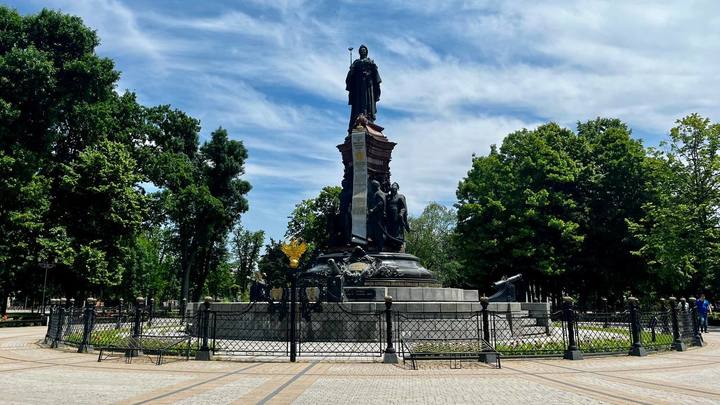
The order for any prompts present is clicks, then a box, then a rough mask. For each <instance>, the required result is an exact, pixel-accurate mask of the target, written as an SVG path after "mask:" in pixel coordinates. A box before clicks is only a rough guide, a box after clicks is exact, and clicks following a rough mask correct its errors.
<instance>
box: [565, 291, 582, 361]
mask: <svg viewBox="0 0 720 405" xmlns="http://www.w3.org/2000/svg"><path fill="white" fill-rule="evenodd" d="M563 317H564V318H565V325H567V334H568V347H567V350H565V354H564V355H563V358H564V359H567V360H582V358H583V354H582V352H581V351H580V349H579V348H578V346H577V342H576V341H575V309H574V308H573V299H572V298H571V297H563Z"/></svg>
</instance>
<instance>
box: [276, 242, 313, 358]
mask: <svg viewBox="0 0 720 405" xmlns="http://www.w3.org/2000/svg"><path fill="white" fill-rule="evenodd" d="M280 249H281V250H282V251H283V253H285V256H287V258H288V260H289V261H290V361H291V362H294V361H295V358H296V356H297V347H296V346H295V332H296V330H297V325H295V312H296V311H295V307H296V305H297V295H296V294H297V293H296V291H295V290H296V289H297V288H296V281H297V268H298V266H299V265H300V257H301V256H302V255H303V253H305V251H306V250H307V244H306V243H305V242H300V241H298V240H297V239H293V240H291V241H290V242H289V243H283V244H282V246H281V247H280Z"/></svg>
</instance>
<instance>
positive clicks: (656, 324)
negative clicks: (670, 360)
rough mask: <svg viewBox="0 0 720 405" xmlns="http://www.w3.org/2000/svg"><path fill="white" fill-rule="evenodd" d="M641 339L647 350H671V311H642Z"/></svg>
mask: <svg viewBox="0 0 720 405" xmlns="http://www.w3.org/2000/svg"><path fill="white" fill-rule="evenodd" d="M640 339H641V341H642V344H643V347H645V349H647V350H670V349H671V348H672V343H673V334H672V317H671V315H670V311H668V310H662V311H641V312H640Z"/></svg>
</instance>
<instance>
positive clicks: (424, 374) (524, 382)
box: [0, 327, 720, 405]
mask: <svg viewBox="0 0 720 405" xmlns="http://www.w3.org/2000/svg"><path fill="white" fill-rule="evenodd" d="M44 334H45V328H41V327H28V328H2V329H0V373H2V374H3V379H2V380H3V384H2V395H0V403H7V404H39V403H60V404H105V403H117V404H141V403H167V404H255V403H267V404H289V403H293V404H347V403H361V404H477V403H483V404H524V405H528V404H536V403H544V404H548V405H549V404H559V403H570V404H576V403H577V404H606V403H607V404H620V403H622V404H627V403H638V404H680V403H682V404H685V403H687V404H690V403H693V404H711V403H720V384H719V382H720V332H712V331H711V333H710V334H706V335H705V337H706V342H707V346H706V347H704V348H701V349H692V350H689V351H687V352H682V353H677V352H668V353H662V354H653V355H650V356H647V357H643V358H636V357H627V356H614V357H595V358H589V359H586V360H583V361H567V360H546V359H542V360H505V361H504V362H503V367H502V369H500V370H497V369H492V368H488V367H486V366H485V365H482V364H477V363H463V365H462V368H460V369H451V368H450V367H449V364H448V362H438V363H431V364H424V365H422V366H421V367H420V369H419V370H410V369H407V368H404V367H403V366H402V364H400V365H386V364H381V363H357V362H356V363H351V362H338V361H323V362H316V361H312V362H309V361H307V362H298V363H295V364H292V363H288V362H271V363H247V362H238V361H212V362H199V361H189V362H186V361H172V360H171V361H170V362H168V363H167V364H163V365H161V366H156V365H153V364H151V363H150V362H149V361H143V360H142V359H138V360H136V361H134V362H133V363H132V364H126V363H125V362H124V361H122V360H113V359H111V360H107V361H104V362H102V363H98V362H97V354H78V353H73V352H71V351H69V350H68V351H65V350H51V349H47V348H44V347H42V346H40V345H39V344H38V342H39V341H40V339H41V338H42V337H43V336H44Z"/></svg>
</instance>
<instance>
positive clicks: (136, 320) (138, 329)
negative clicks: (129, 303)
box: [125, 297, 145, 357]
mask: <svg viewBox="0 0 720 405" xmlns="http://www.w3.org/2000/svg"><path fill="white" fill-rule="evenodd" d="M144 302H145V298H143V297H137V298H135V316H134V317H133V334H132V337H133V338H132V341H131V342H130V348H129V349H128V351H127V352H126V353H125V356H126V357H137V356H139V355H140V334H141V333H142V312H143V311H142V305H143V303H144Z"/></svg>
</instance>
